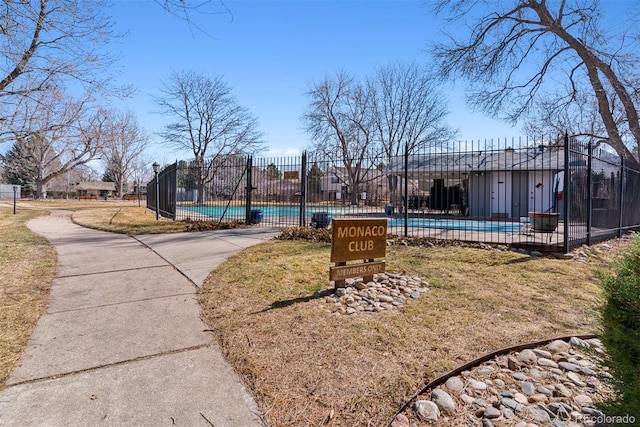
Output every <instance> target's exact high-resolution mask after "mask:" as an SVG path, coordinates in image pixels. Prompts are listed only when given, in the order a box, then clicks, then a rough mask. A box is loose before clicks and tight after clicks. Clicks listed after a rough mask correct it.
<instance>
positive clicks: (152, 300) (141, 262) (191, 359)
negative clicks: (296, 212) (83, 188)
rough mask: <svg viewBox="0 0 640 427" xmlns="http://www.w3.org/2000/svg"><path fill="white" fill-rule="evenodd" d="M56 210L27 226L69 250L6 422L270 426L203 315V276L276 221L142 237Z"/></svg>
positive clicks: (10, 396)
mask: <svg viewBox="0 0 640 427" xmlns="http://www.w3.org/2000/svg"><path fill="white" fill-rule="evenodd" d="M70 215H71V213H70V212H66V211H54V212H52V214H51V215H50V216H48V217H40V218H37V219H35V220H32V221H31V222H29V224H28V226H29V227H30V228H31V229H32V230H34V231H35V232H37V233H39V234H41V235H43V236H45V237H46V238H47V239H48V240H49V241H50V242H51V243H52V244H53V245H54V247H55V249H56V251H57V254H58V274H57V277H56V279H55V280H54V283H53V286H52V288H51V294H50V300H49V307H48V309H47V311H46V313H45V314H44V315H43V316H42V318H41V319H40V320H39V322H38V324H37V326H36V328H35V330H34V332H33V334H32V336H31V339H30V341H29V345H28V347H27V349H26V351H25V354H24V355H23V356H22V359H21V361H20V365H19V366H18V367H17V368H16V369H15V371H14V372H13V374H12V376H11V377H10V378H9V380H8V381H7V383H6V388H5V390H3V391H2V392H1V393H0V425H2V426H7V427H8V426H35V425H40V426H44V425H46V426H85V425H86V426H88V425H92V426H93V425H108V426H116V425H127V426H142V425H145V426H173V425H177V426H198V425H201V426H211V425H213V426H261V425H263V423H262V421H261V417H260V414H259V413H258V411H257V407H256V405H255V402H254V401H253V399H252V397H251V396H249V395H248V394H247V392H246V391H245V389H244V387H243V385H242V383H241V381H240V379H239V377H238V376H237V375H236V373H235V372H234V371H233V369H232V368H231V366H230V365H229V364H228V363H227V362H226V361H225V360H224V358H223V357H222V354H221V352H220V349H219V347H218V346H217V344H216V343H215V341H214V340H213V337H212V335H211V334H210V333H209V332H207V329H206V326H205V325H204V323H203V322H202V320H201V319H200V308H199V306H198V303H197V300H196V296H195V292H196V287H195V286H194V284H195V285H198V286H199V285H201V284H202V282H203V281H204V279H205V278H206V276H207V274H208V273H209V272H210V271H211V270H213V269H214V268H215V267H216V266H217V265H218V264H219V263H220V262H222V261H223V260H224V259H226V257H228V256H229V255H232V254H234V253H237V252H239V251H240V250H241V249H243V248H245V247H248V246H251V245H253V244H256V243H259V242H261V241H264V240H266V239H269V238H271V237H273V236H274V235H275V234H276V232H275V231H274V230H266V229H246V230H227V231H222V232H203V233H179V234H171V235H153V236H138V237H137V238H132V237H128V236H124V235H118V234H112V233H106V232H102V231H96V230H90V229H87V228H83V227H80V226H77V225H75V224H73V223H72V222H71V220H70Z"/></svg>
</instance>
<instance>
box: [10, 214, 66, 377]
mask: <svg viewBox="0 0 640 427" xmlns="http://www.w3.org/2000/svg"><path fill="white" fill-rule="evenodd" d="M45 214H46V212H43V211H36V210H19V211H17V214H16V215H13V209H12V208H11V207H9V206H6V205H5V206H0V287H1V288H2V290H1V291H0V389H2V388H3V387H4V383H5V381H6V380H7V378H9V375H10V374H11V371H12V370H13V368H14V367H15V365H16V363H17V362H18V360H19V359H20V356H21V355H22V352H23V351H24V349H25V347H26V345H27V342H28V341H29V337H30V336H31V332H32V331H33V328H34V327H35V325H36V322H37V321H38V319H39V317H40V315H41V314H42V313H43V312H44V311H45V309H46V305H47V299H48V295H49V288H50V287H51V283H52V281H53V278H54V277H55V272H56V254H55V251H54V250H53V248H52V247H51V246H50V245H49V243H48V242H47V240H46V239H45V238H44V237H41V236H38V235H37V234H35V233H33V232H32V231H31V230H29V229H28V228H27V226H26V225H25V224H26V222H27V221H29V220H30V219H32V218H35V217H37V216H39V215H45Z"/></svg>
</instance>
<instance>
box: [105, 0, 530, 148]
mask: <svg viewBox="0 0 640 427" xmlns="http://www.w3.org/2000/svg"><path fill="white" fill-rule="evenodd" d="M225 4H226V6H227V7H228V8H229V9H230V10H231V12H232V15H214V16H204V15H202V16H198V15H195V21H196V24H197V25H198V26H200V27H201V28H203V29H204V30H205V31H206V32H207V34H203V33H202V32H201V31H199V30H197V29H194V28H190V27H189V26H188V24H187V23H185V22H184V21H181V20H179V19H177V18H175V17H173V16H171V15H169V14H167V13H166V12H164V11H163V10H162V8H160V7H159V6H158V5H157V4H156V3H154V2H151V1H145V2H138V1H116V2H115V4H114V5H113V7H112V10H111V15H112V16H113V18H114V21H115V22H116V30H117V31H121V32H124V31H126V32H127V34H126V35H125V37H124V38H123V39H122V40H121V41H120V43H119V44H118V45H115V46H113V47H114V48H115V49H116V50H120V55H121V60H120V62H119V66H120V70H119V75H120V83H123V84H125V83H126V84H133V85H135V86H137V88H138V90H139V92H138V94H137V95H136V96H135V97H134V98H133V99H131V100H128V101H126V102H122V103H118V104H117V105H118V107H120V108H128V109H131V110H133V111H134V112H135V113H136V114H137V116H138V119H139V121H140V123H141V125H142V126H143V127H144V128H145V129H146V130H147V131H148V133H149V134H151V135H152V139H153V140H155V141H156V142H155V143H154V145H153V146H154V147H155V149H154V151H161V152H164V155H165V156H167V159H166V160H171V159H172V158H173V157H175V156H176V154H177V153H175V154H174V153H173V152H171V151H169V149H161V148H160V147H161V146H160V145H159V144H157V143H158V140H159V138H158V137H157V136H155V135H154V134H155V133H157V132H159V131H160V129H161V128H162V125H163V123H166V122H167V121H168V120H169V119H168V118H166V117H163V116H161V115H158V114H154V113H153V111H154V109H155V107H154V105H153V102H152V96H153V95H158V94H159V88H160V83H161V81H162V79H163V78H165V77H166V76H167V75H168V74H169V73H170V72H171V71H173V70H176V71H182V70H196V71H200V72H204V73H207V74H210V75H222V76H223V78H224V80H225V81H226V82H227V83H228V84H229V85H230V86H231V87H232V88H233V91H234V94H235V96H236V97H237V99H238V100H239V102H240V103H241V104H242V105H244V106H246V107H247V108H249V109H250V110H251V112H252V113H253V114H254V115H256V116H257V117H258V118H259V120H260V125H261V129H262V131H264V132H265V134H266V136H265V141H266V143H267V146H268V147H269V150H268V152H266V153H265V154H267V155H289V154H294V153H298V152H300V151H301V150H303V149H304V148H307V147H308V146H309V144H310V141H309V138H308V137H307V135H306V134H305V133H304V132H303V131H302V130H301V129H300V116H301V115H302V113H303V110H304V108H305V106H306V103H307V98H306V97H305V95H304V94H305V91H306V90H307V88H308V86H309V83H310V82H311V81H313V80H314V79H315V80H319V79H321V78H323V77H324V76H325V75H326V74H332V73H334V72H336V71H337V70H339V69H341V68H343V69H345V70H347V71H349V72H351V73H353V74H355V75H358V76H364V75H366V74H369V73H370V72H371V70H372V69H373V68H374V67H375V66H377V65H381V64H384V63H387V62H389V61H393V60H418V61H424V62H427V61H428V57H427V54H426V52H425V50H426V46H427V43H428V41H429V39H430V38H432V37H434V36H435V35H436V34H437V28H436V24H435V22H434V20H433V18H432V16H431V15H430V14H429V10H427V9H426V6H425V2H422V1H408V0H404V1H371V0H370V1H355V0H353V1H303V0H297V1H284V0H280V1H233V0H226V1H225ZM444 89H445V90H446V92H447V93H450V105H449V108H450V110H451V115H450V120H449V121H450V124H452V125H453V126H454V127H457V128H459V129H460V131H461V134H460V137H461V139H464V140H469V139H474V140H476V139H489V138H504V137H515V136H518V135H519V130H518V129H517V128H512V127H510V126H508V125H506V124H504V123H501V122H497V121H494V120H491V119H488V118H486V117H484V116H482V115H480V114H473V113H471V112H470V111H469V110H468V109H467V108H466V107H465V106H464V102H463V93H462V91H461V90H460V88H458V89H457V90H456V89H455V88H453V87H451V86H448V87H445V88H444Z"/></svg>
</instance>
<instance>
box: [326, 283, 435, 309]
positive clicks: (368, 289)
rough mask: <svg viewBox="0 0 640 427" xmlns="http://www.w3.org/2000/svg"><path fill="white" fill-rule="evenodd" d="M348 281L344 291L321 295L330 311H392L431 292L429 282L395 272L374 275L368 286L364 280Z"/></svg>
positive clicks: (338, 290) (328, 291) (340, 289)
mask: <svg viewBox="0 0 640 427" xmlns="http://www.w3.org/2000/svg"><path fill="white" fill-rule="evenodd" d="M345 282H346V285H347V286H346V287H345V288H338V289H335V290H334V289H333V288H329V289H326V290H324V291H320V292H319V293H318V295H319V296H324V302H325V303H326V304H325V307H326V306H328V311H329V312H331V313H333V314H335V315H341V314H345V315H357V314H360V313H376V312H380V311H386V310H393V309H395V308H399V307H402V306H403V305H405V304H406V303H407V301H409V300H411V299H416V298H418V297H419V296H420V295H421V294H423V293H425V292H427V291H428V290H429V288H428V283H427V282H425V281H423V280H422V279H420V278H419V277H412V276H407V275H403V274H393V273H380V274H375V275H374V276H373V281H371V282H367V283H365V282H364V281H363V280H362V279H361V278H358V279H346V281H345Z"/></svg>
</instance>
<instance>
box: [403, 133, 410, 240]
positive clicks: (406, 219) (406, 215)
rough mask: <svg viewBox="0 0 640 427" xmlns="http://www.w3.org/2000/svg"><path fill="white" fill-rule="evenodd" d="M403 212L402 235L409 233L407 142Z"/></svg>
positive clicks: (405, 149) (405, 147)
mask: <svg viewBox="0 0 640 427" xmlns="http://www.w3.org/2000/svg"><path fill="white" fill-rule="evenodd" d="M402 211H403V213H404V237H407V236H408V235H409V143H405V144H404V200H403V201H402Z"/></svg>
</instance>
